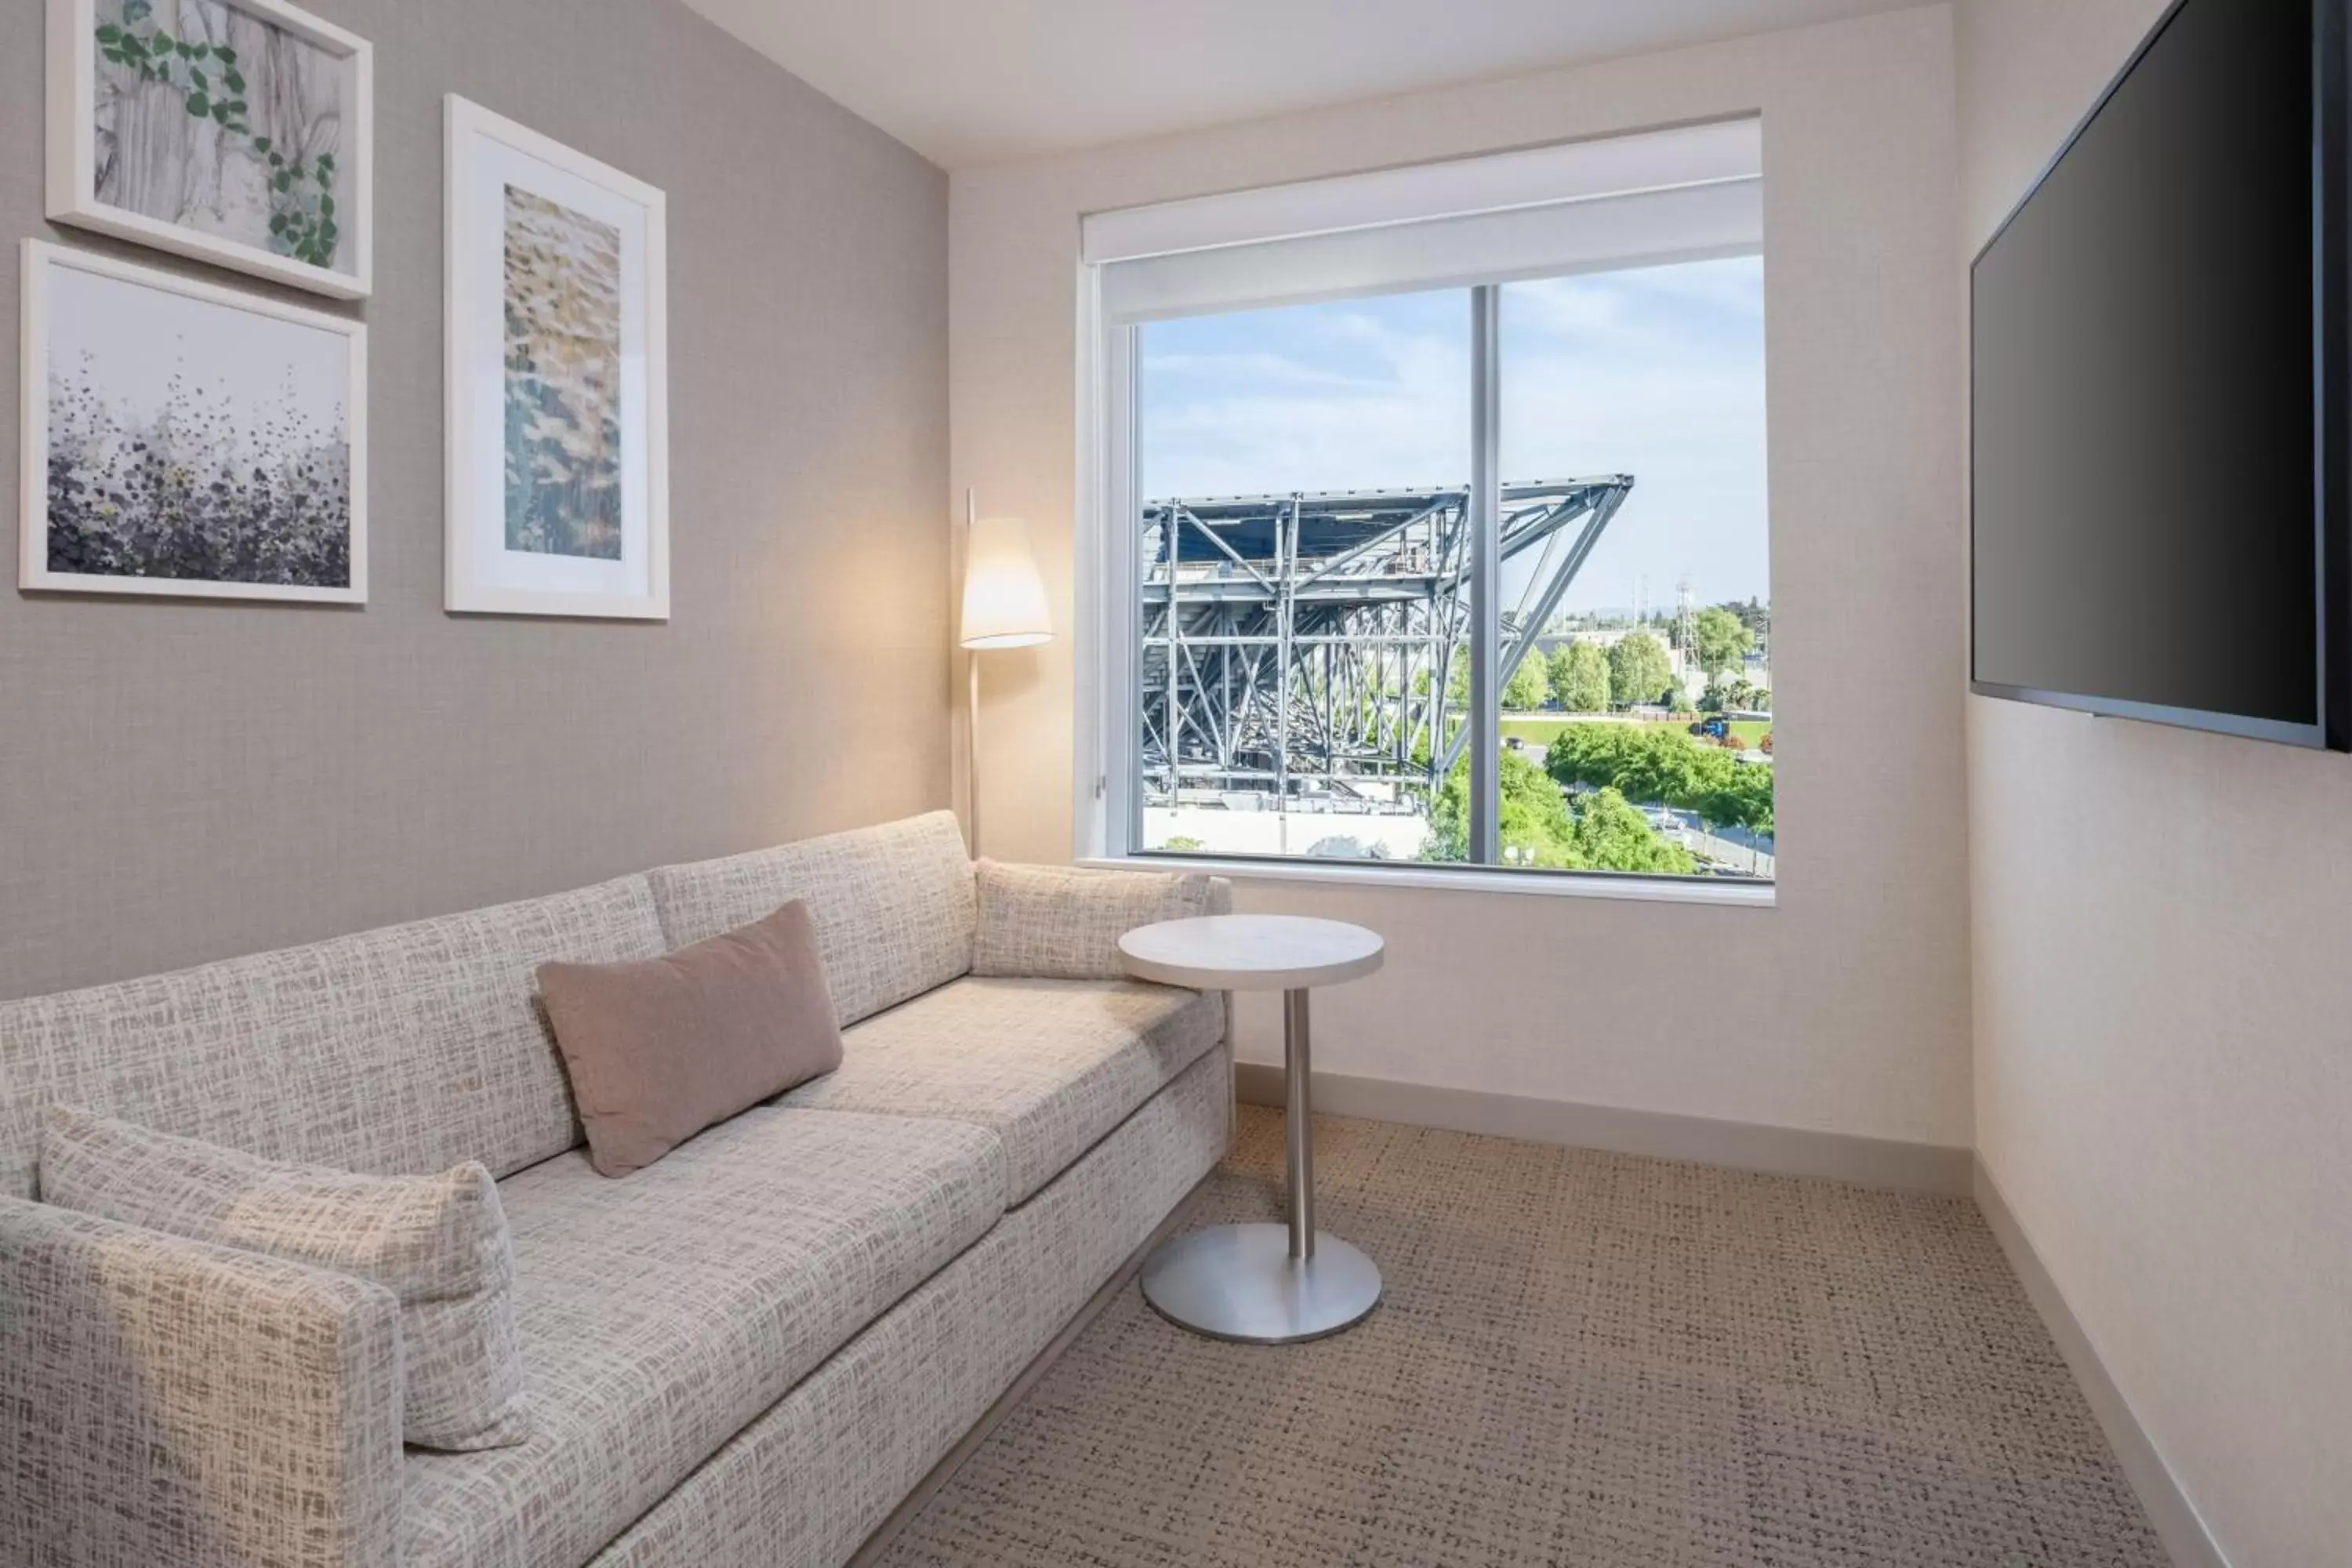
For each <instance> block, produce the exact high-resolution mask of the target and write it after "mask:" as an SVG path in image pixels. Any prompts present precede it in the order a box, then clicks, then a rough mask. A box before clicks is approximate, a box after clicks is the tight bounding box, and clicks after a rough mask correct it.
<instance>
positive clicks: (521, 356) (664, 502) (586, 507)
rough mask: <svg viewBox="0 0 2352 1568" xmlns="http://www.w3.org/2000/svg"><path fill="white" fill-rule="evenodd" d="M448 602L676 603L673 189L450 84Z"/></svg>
mask: <svg viewBox="0 0 2352 1568" xmlns="http://www.w3.org/2000/svg"><path fill="white" fill-rule="evenodd" d="M446 135H447V138H448V141H447V147H446V161H447V168H446V191H445V200H446V202H447V205H448V211H447V219H446V225H445V228H446V243H447V246H448V255H447V258H446V270H445V273H444V279H443V287H444V289H446V296H445V300H444V313H445V317H446V331H447V333H448V339H447V342H446V345H445V355H446V380H447V402H446V421H447V424H446V440H447V447H448V451H447V468H448V473H447V484H448V498H447V499H448V507H447V529H448V540H447V578H448V580H447V605H448V607H449V608H450V609H451V610H453V611H459V612H475V613H487V614H493V615H525V616H598V617H615V618H625V619H635V620H667V619H668V617H669V419H668V406H667V405H668V363H667V362H668V353H667V328H668V308H667V283H666V265H665V250H664V247H665V234H664V213H663V199H662V193H661V192H660V191H658V190H656V189H655V188H654V187H653V186H651V185H648V184H646V183H645V182H643V181H641V180H636V179H633V178H631V177H630V176H629V175H627V174H622V173H621V172H620V171H619V170H617V169H614V168H610V167H608V166H606V165H605V164H603V163H598V162H596V161H595V160H594V159H593V158H589V157H586V156H584V155H583V154H581V153H575V152H573V151H572V149H570V148H568V147H565V146H563V145H562V144H561V143H560V142H553V141H551V140H549V139H548V138H547V137H544V136H541V135H540V134H539V133H538V132H533V131H530V130H528V129H526V128H525V127H523V126H520V125H518V124H516V123H515V122H514V121H510V120H506V119H502V118H500V117H499V116H498V115H496V114H493V113H491V112H490V111H489V110H486V109H484V108H482V107H481V106H480V105H478V104H476V103H471V102H468V101H467V100H465V99H462V98H459V97H457V95H456V94H454V93H453V94H451V95H450V96H449V97H448V99H447V100H446Z"/></svg>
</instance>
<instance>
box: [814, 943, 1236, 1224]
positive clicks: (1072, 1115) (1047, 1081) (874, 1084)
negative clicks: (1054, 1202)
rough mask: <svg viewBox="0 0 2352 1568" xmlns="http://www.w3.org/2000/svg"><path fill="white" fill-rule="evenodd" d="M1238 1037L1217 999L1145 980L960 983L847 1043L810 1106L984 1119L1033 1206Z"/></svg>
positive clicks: (1019, 1190)
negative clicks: (1216, 1048) (1136, 1113)
mask: <svg viewBox="0 0 2352 1568" xmlns="http://www.w3.org/2000/svg"><path fill="white" fill-rule="evenodd" d="M1223 1037H1224V1007H1223V1002H1222V1000H1221V999H1220V998H1218V997H1216V996H1214V995H1202V994H1200V993H1198V992H1193V991H1179V990H1176V989H1173V988H1172V987H1170V986H1165V985H1147V984H1143V983H1141V982H1140V981H1131V980H982V979H969V980H959V981H957V982H956V983H955V984H951V985H947V986H942V987H941V988H940V989H939V990H937V991H933V992H930V993H929V994H925V995H922V996H919V997H917V998H916V999H915V1000H913V1001H912V1002H909V1003H907V1004H906V1005H904V1006H900V1007H894V1008H892V1009H891V1010H890V1011H889V1012H887V1013H884V1014H882V1015H881V1016H878V1017H874V1018H869V1019H867V1020H866V1022H865V1023H863V1024H860V1025H858V1026H856V1028H854V1029H851V1030H849V1031H847V1032H846V1033H845V1035H844V1036H843V1037H842V1059H841V1067H840V1069H839V1070H838V1071H836V1072H834V1073H832V1074H830V1075H828V1076H826V1077H824V1078H821V1079H817V1080H816V1081H814V1083H810V1084H805V1085H803V1087H801V1088H800V1089H794V1090H793V1092H792V1093H791V1094H789V1095H786V1096H785V1097H784V1099H783V1100H782V1103H783V1104H785V1105H789V1106H794V1107H798V1108H802V1109H806V1110H864V1111H887V1112H889V1113H891V1114H894V1115H898V1116H920V1117H947V1118H951V1119H954V1120H956V1121H971V1122H976V1123H978V1124H979V1125H981V1126H982V1127H986V1128H988V1129H990V1130H991V1131H993V1132H995V1133H996V1134H997V1136H999V1137H1000V1138H1002V1139H1003V1141H1004V1155H1005V1163H1006V1165H1007V1168H1008V1170H1009V1172H1010V1175H1009V1182H1010V1196H1009V1201H1010V1202H1011V1203H1013V1204H1020V1203H1024V1202H1025V1201H1027V1199H1028V1198H1029V1196H1030V1195H1031V1194H1034V1193H1035V1192H1036V1191H1037V1190H1038V1189H1039V1188H1040V1187H1043V1186H1044V1185H1045V1184H1046V1183H1048V1182H1050V1181H1052V1180H1053V1179H1054V1178H1055V1176H1056V1175H1058V1174H1060V1173H1062V1172H1063V1171H1064V1170H1065V1169H1066V1168H1067V1167H1068V1166H1069V1165H1070V1163H1072V1162H1073V1161H1075V1160H1076V1159H1077V1157H1078V1156H1079V1155H1081V1154H1083V1153H1085V1152H1087V1150H1088V1149H1090V1148H1092V1147H1094V1145H1095V1144H1096V1143H1097V1142H1098V1141H1099V1140H1101V1139H1102V1138H1103V1137H1105V1136H1106V1135H1108V1133H1109V1132H1110V1131H1111V1130H1112V1129H1114V1128H1116V1127H1117V1126H1118V1124H1119V1123H1120V1122H1121V1121H1126V1120H1127V1118H1128V1116H1129V1113H1131V1112H1132V1111H1133V1110H1135V1109H1136V1108H1137V1107H1138V1106H1139V1105H1141V1104H1142V1103H1143V1102H1144V1101H1145V1100H1149V1099H1150V1098H1151V1097H1152V1096H1153V1095H1154V1094H1156V1093H1158V1092H1159V1091H1160V1086H1161V1085H1162V1084H1165V1083H1166V1082H1167V1081H1168V1080H1169V1079H1172V1078H1174V1077H1175V1076H1176V1075H1177V1074H1178V1073H1180V1072H1181V1071H1183V1070H1184V1068H1187V1067H1189V1066H1191V1065H1192V1062H1193V1060H1194V1059H1195V1058H1198V1057H1199V1056H1200V1055H1201V1054H1202V1052H1204V1051H1206V1050H1207V1049H1208V1048H1209V1047H1212V1046H1213V1045H1215V1044H1216V1043H1217V1041H1218V1040H1220V1039H1222V1038H1223Z"/></svg>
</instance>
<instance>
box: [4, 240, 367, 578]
mask: <svg viewBox="0 0 2352 1568" xmlns="http://www.w3.org/2000/svg"><path fill="white" fill-rule="evenodd" d="M23 267H24V275H23V289H22V308H23V331H22V354H21V365H20V370H21V375H22V396H21V399H20V402H21V406H22V411H23V419H22V428H21V430H20V438H21V458H22V468H23V494H22V497H21V505H20V507H19V510H18V514H17V515H18V527H17V539H18V562H17V585H18V586H19V587H20V588H21V589H24V590H26V591H29V592H39V593H81V594H106V595H165V596H169V597H173V598H197V599H278V600H290V601H297V602H303V603H310V604H334V605H360V604H365V603H366V602H367V592H368V588H367V558H368V557H367V327H366V325H365V323H363V322H360V321H352V320H351V319H350V318H348V317H345V316H338V315H332V314H330V313H328V312H326V311H323V310H310V309H306V308H304V307H302V306H299V305H289V304H285V303H281V302H279V301H278V300H271V299H264V298H260V297H257V296H255V295H251V294H246V293H240V292H238V291H236V290H234V289H224V288H221V287H218V286H217V285H215V284H212V283H207V282H204V281H201V280H199V279H193V278H187V277H183V276H181V275H180V274H178V273H173V272H164V271H162V270H159V269H157V268H152V267H142V266H138V265H135V264H133V263H131V262H128V261H120V260H117V259H115V258H111V257H105V256H96V255H92V254H90V253H89V252H87V251H81V250H75V249H72V248H70V247H65V246H60V245H55V244H51V243H49V242H48V241H46V240H39V239H28V240H26V241H25V242H24V247H23Z"/></svg>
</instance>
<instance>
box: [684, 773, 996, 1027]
mask: <svg viewBox="0 0 2352 1568" xmlns="http://www.w3.org/2000/svg"><path fill="white" fill-rule="evenodd" d="M648 879H649V880H650V881H651V883H652V885H653V892H654V902H655V904H656V907H657V908H658V909H659V910H660V911H661V923H662V930H663V931H665V932H666V933H667V936H668V939H669V945H670V946H672V947H684V946H685V945H686V944H687V943H688V942H700V941H702V940H703V939H704V938H706V937H713V936H717V935H718V934H719V932H721V931H733V930H734V929H735V928H736V927H737V926H740V925H748V924H750V923H751V921H755V920H758V919H759V918H760V917H761V916H762V915H765V914H767V913H769V912H770V911H771V910H774V909H775V908H776V907H777V906H778V905H780V904H782V903H784V902H785V901H787V900H792V899H802V900H806V901H807V903H808V907H809V913H810V915H811V916H812V917H814V920H815V921H816V940H817V952H818V955H819V956H820V957H822V958H823V959H824V975H825V981H826V983H827V984H829V985H830V986H831V987H832V989H833V1004H834V1010H835V1013H836V1014H837V1015H838V1016H839V1017H840V1019H841V1022H842V1023H843V1024H844V1025H845V1026H846V1025H850V1024H854V1023H856V1022H857V1020H859V1019H860V1018H864V1017H866V1016H870V1015H872V1014H875V1013H878V1012H880V1011H881V1010H882V1009H883V1008H885V1007H887V1006H889V1005H891V1004H893V1003H896V1002H903V1001H905V1000H906V999H907V998H908V997H909V996H917V995H920V994H922V993H923V992H926V991H929V989H931V988H932V987H933V986H935V985H944V984H947V983H948V982H949V981H950V980H953V979H954V978H955V977H956V976H957V975H959V974H961V973H964V972H965V971H966V970H968V969H970V968H971V933H972V921H973V910H974V907H975V906H974V903H973V896H972V885H971V859H970V858H969V857H967V856H966V855H965V853H964V847H963V831H962V829H961V828H960V827H958V826H956V819H955V817H954V816H953V815H951V814H950V813H948V812H944V811H935V812H932V813H930V814H929V816H914V817H908V819H907V820H905V821H904V822H889V823H885V824H883V825H882V826H879V827H861V828H857V829H856V830H855V831H852V832H848V833H835V834H829V835H827V836H826V837H823V838H808V839H803V840H802V841H801V842H800V843H797V844H784V845H779V846H778V847H775V848H773V849H758V850H754V851H752V852H751V853H750V854H748V855H730V856H729V857H727V858H725V859H723V860H703V861H698V862H697V863H695V864H693V865H690V866H665V867H663V868H660V869H659V870H656V871H654V872H651V873H649V877H648Z"/></svg>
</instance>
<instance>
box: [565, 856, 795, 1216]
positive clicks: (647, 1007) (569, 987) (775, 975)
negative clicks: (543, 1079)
mask: <svg viewBox="0 0 2352 1568" xmlns="http://www.w3.org/2000/svg"><path fill="white" fill-rule="evenodd" d="M539 993H540V995H541V998H542V999H544V1000H545V1002H546V1004H547V1016H548V1020H549V1021H550V1022H551V1023H552V1024H553V1025H554V1026H555V1043H556V1045H557V1046H558V1047H561V1048H562V1052H563V1065H564V1066H565V1068H568V1069H569V1070H570V1071H571V1074H572V1099H573V1100H575V1101H577V1102H578V1104H579V1107H580V1120H581V1121H582V1123H583V1125H584V1126H585V1127H586V1128H587V1130H588V1159H589V1162H590V1163H592V1164H593V1165H594V1166H595V1167H596V1169H597V1170H599V1171H601V1172H603V1173H604V1174H605V1175H608V1176H625V1175H627V1174H628V1173H630V1172H632V1171H636V1170H640V1169H642V1168H643V1167H645V1166H646V1165H650V1164H652V1163H654V1162H655V1161H656V1160H658V1159H660V1158H661V1157H662V1156H663V1155H664V1154H667V1153H668V1152H670V1151H671V1150H672V1149H675V1148H677V1146H678V1145H679V1144H680V1143H683V1142H686V1141H687V1140H688V1139H689V1138H691V1137H693V1136H694V1135H695V1134H696V1133H698V1132H699V1131H702V1130H703V1129H704V1128H706V1127H709V1126H710V1125H712V1124H713V1123H714V1122H719V1121H726V1120H727V1119H728V1118H729V1117H730V1116H733V1115H736V1114H737V1113H739V1112H740V1111H744V1110H750V1109H751V1107H752V1106H754V1105H757V1104H758V1103H759V1102H760V1101H761V1100H772V1099H774V1098H775V1097H776V1096H777V1095H779V1094H782V1092H783V1091H784V1090H786V1089H790V1088H792V1087H793V1085H794V1084H796V1083H806V1082H807V1081H808V1080H809V1079H813V1078H814V1077H816V1076H817V1075H818V1074H819V1073H827V1072H831V1071H832V1070H833V1069H834V1068H837V1067H839V1066H840V1065H841V1026H839V1025H838V1024H836V1023H835V1022H834V1017H833V999H832V998H831V997H830V996H828V995H827V994H825V988H824V970H823V969H822V968H820V967H819V966H818V963H817V957H816V928H815V927H814V926H813V925H811V924H810V923H809V912H808V906H807V905H806V904H804V903H802V902H801V901H800V900H798V899H795V900H793V901H792V902H791V903H789V904H786V905H785V906H784V907H783V908H782V909H780V910H776V911H775V912H774V913H773V914H772V915H770V916H768V917H767V918H766V919H765V920H757V921H752V922H751V924H750V925H747V926H744V927H741V928H740V929H739V930H736V931H726V932H722V933H721V934H719V935H718V936H714V937H708V938H705V939H704V940H703V941H701V942H689V943H688V944H687V945H686V946H684V947H682V948H679V949H678V950H677V952H673V953H669V954H667V955H665V956H663V957H661V958H636V959H630V960H627V961H625V962H624V963H542V964H541V965H540V966H539Z"/></svg>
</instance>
